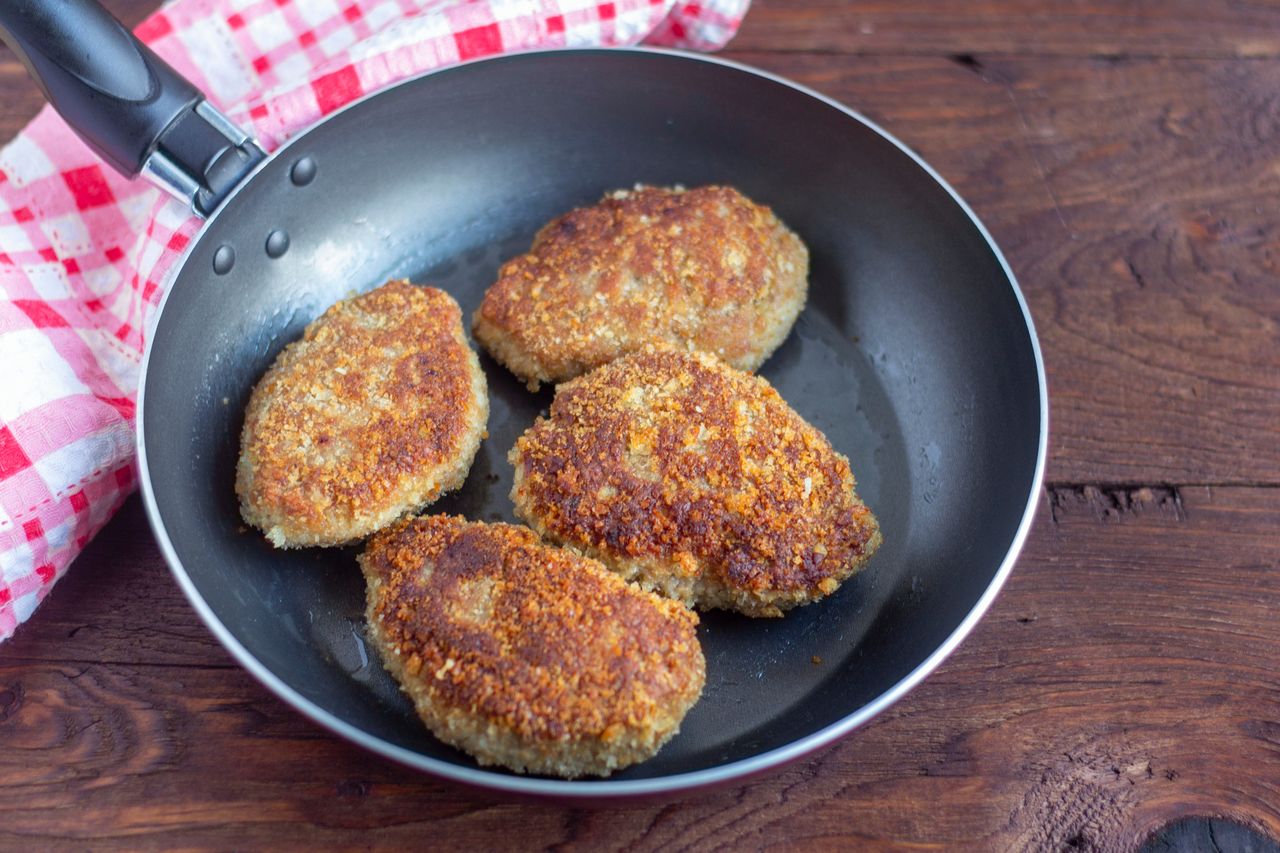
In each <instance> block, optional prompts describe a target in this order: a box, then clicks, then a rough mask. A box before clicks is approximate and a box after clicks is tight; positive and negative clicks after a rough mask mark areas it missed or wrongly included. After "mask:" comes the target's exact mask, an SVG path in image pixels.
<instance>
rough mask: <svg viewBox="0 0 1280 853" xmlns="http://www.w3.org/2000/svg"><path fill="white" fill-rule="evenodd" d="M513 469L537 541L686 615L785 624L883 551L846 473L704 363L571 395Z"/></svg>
mask: <svg viewBox="0 0 1280 853" xmlns="http://www.w3.org/2000/svg"><path fill="white" fill-rule="evenodd" d="M511 461H512V463H513V464H514V465H515V468H516V482H515V486H514V488H513V490H512V495H511V497H512V500H513V501H514V502H515V506H516V513H517V515H519V516H520V517H521V518H523V519H525V520H526V521H528V522H529V523H530V524H531V525H532V526H533V527H534V529H536V530H537V531H539V532H540V533H542V534H543V535H545V536H547V537H548V538H549V539H551V540H552V541H556V542H563V543H566V544H568V545H571V546H573V547H576V548H578V549H580V550H582V551H583V552H584V553H586V554H589V555H591V556H594V557H596V558H598V559H600V560H601V561H602V562H604V563H605V564H606V565H609V566H610V567H611V568H613V569H615V570H616V571H619V572H620V573H622V574H623V575H624V576H626V577H635V578H637V579H639V580H640V581H641V582H642V583H645V584H646V585H648V586H651V587H654V588H658V589H661V590H662V591H663V592H665V593H667V594H669V595H674V596H676V597H678V598H680V599H681V600H683V601H685V602H686V603H688V604H693V605H698V606H703V607H725V608H730V609H735V610H740V611H742V612H744V613H748V614H750V615H756V616H761V615H778V614H780V612H781V611H782V610H784V609H786V608H788V607H792V606H795V605H797V604H803V603H806V602H808V601H812V600H814V599H816V598H820V597H822V596H824V595H828V594H830V593H831V592H834V591H835V589H836V588H837V587H838V586H839V584H840V582H841V581H843V580H844V579H845V578H847V577H848V576H849V575H851V574H852V573H853V572H855V571H856V570H857V569H858V568H860V567H861V566H862V565H863V564H864V563H865V562H866V560H867V559H868V558H869V557H870V556H871V554H872V553H873V552H874V551H875V550H876V548H877V547H878V546H879V544H880V531H879V525H878V523H877V521H876V519H875V516H874V515H872V513H871V510H869V509H868V508H867V507H866V506H865V505H864V504H863V503H862V501H861V500H860V499H859V498H858V496H857V494H856V492H855V491H854V485H855V483H854V477H853V473H852V472H851V471H850V469H849V461H848V459H847V458H846V457H844V456H843V455H841V454H839V453H836V452H835V451H834V450H833V449H832V447H831V444H830V443H829V442H828V441H827V439H826V437H825V436H824V435H823V434H822V433H821V432H819V431H818V430H817V429H815V428H814V427H812V426H810V425H809V424H808V423H806V422H805V421H804V419H803V418H801V417H800V416H799V415H798V414H796V412H795V411H794V410H792V409H791V407H790V406H788V405H787V404H786V403H785V402H784V401H783V400H782V398H781V397H780V396H778V393H777V392H776V391H775V390H774V389H773V388H772V387H771V386H770V385H769V383H768V382H766V381H764V380H763V379H760V378H758V377H753V376H750V375H748V374H745V373H742V372H740V371H736V370H734V369H732V368H730V367H727V366H725V365H723V364H722V363H720V362H718V361H716V360H715V359H713V358H710V357H708V356H706V355H704V354H699V353H683V352H679V351H675V350H655V351H649V352H643V353H636V354H633V355H630V356H627V357H625V358H622V359H619V360H618V361H615V362H613V363H611V364H608V365H606V366H604V367H601V368H599V369H597V370H595V371H593V372H592V373H589V374H587V375H586V376H583V377H580V378H578V379H576V380H573V381H572V382H568V383H566V384H564V385H561V386H560V387H559V389H558V390H557V393H556V397H555V401H554V402H553V404H552V406H551V412H550V417H549V418H540V419H539V420H538V421H537V422H536V423H535V424H534V426H532V427H531V428H530V429H529V430H528V431H527V432H525V434H524V435H523V436H521V437H520V439H518V440H517V442H516V445H515V447H514V448H513V449H512V452H511Z"/></svg>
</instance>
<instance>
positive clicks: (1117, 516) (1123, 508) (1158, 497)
mask: <svg viewBox="0 0 1280 853" xmlns="http://www.w3.org/2000/svg"><path fill="white" fill-rule="evenodd" d="M1045 492H1046V494H1047V495H1048V500H1049V517H1050V518H1051V519H1052V520H1053V523H1054V524H1057V523H1059V522H1061V521H1062V520H1063V518H1065V517H1066V516H1067V515H1070V514H1072V513H1074V512H1076V511H1078V510H1079V509H1081V508H1087V509H1088V510H1089V511H1090V512H1091V513H1092V514H1093V516H1094V518H1095V519H1096V520H1098V521H1103V522H1108V521H1121V520H1123V519H1124V518H1125V517H1126V516H1134V515H1138V514H1139V513H1141V512H1143V511H1145V510H1147V509H1158V510H1159V511H1160V512H1162V513H1164V514H1165V515H1166V516H1168V517H1169V518H1171V519H1172V520H1173V521H1179V522H1181V521H1186V520H1187V509H1186V506H1185V505H1184V504H1183V502H1182V488H1181V487H1180V486H1175V485H1173V484H1170V483H1162V484H1139V483H1053V484H1049V485H1047V486H1045Z"/></svg>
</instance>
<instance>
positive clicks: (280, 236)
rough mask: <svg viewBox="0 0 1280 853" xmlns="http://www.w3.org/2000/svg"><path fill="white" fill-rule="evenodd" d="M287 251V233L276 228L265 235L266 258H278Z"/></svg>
mask: <svg viewBox="0 0 1280 853" xmlns="http://www.w3.org/2000/svg"><path fill="white" fill-rule="evenodd" d="M287 251H289V232H287V231H285V230H284V229H282V228H277V229H276V230H275V231H272V232H271V233H270V234H268V235H267V257H269V258H278V257H280V256H281V255H283V254H284V253H285V252H287Z"/></svg>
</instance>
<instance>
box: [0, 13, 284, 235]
mask: <svg viewBox="0 0 1280 853" xmlns="http://www.w3.org/2000/svg"><path fill="white" fill-rule="evenodd" d="M0 39H3V40H4V41H5V42H6V43H7V44H8V45H9V46H10V47H11V48H13V50H14V51H15V52H16V53H17V54H18V57H19V58H20V59H21V60H22V64H23V65H25V66H26V67H27V70H28V71H30V72H31V76H32V77H34V78H35V79H36V82H37V83H39V84H40V88H41V89H42V90H43V91H44V94H45V97H47V98H48V99H49V103H51V104H53V106H54V108H55V109H56V110H57V111H58V112H59V113H61V114H62V117H63V118H64V119H66V121H67V124H69V125H71V128H72V129H73V130H74V131H75V132H76V133H78V134H79V135H80V137H81V138H82V139H84V141H85V142H87V143H88V144H89V147H90V148H92V149H93V150H94V151H95V152H97V153H98V155H99V156H101V157H102V159H104V160H106V161H107V162H108V163H109V164H111V166H112V167H113V168H115V169H116V170H117V171H118V172H120V173H121V174H123V175H126V176H128V177H133V176H134V175H137V174H138V173H139V172H141V171H143V170H144V169H145V170H146V171H147V173H148V176H149V177H151V178H152V179H153V180H155V181H156V183H158V184H160V185H161V186H163V187H164V188H165V189H167V190H169V191H170V192H172V193H174V194H175V195H177V196H178V197H179V198H182V199H184V200H186V201H187V202H189V203H190V204H191V206H192V208H193V209H194V210H195V212H196V213H199V214H201V215H207V214H208V213H210V212H212V210H213V209H214V208H215V207H217V205H218V204H220V203H221V201H222V199H224V198H225V197H226V196H227V194H228V193H229V192H230V191H231V189H232V188H233V187H235V185H236V184H238V183H239V182H240V181H241V180H242V179H243V178H244V176H245V175H246V174H248V172H249V171H250V170H251V169H252V168H253V166H255V165H256V164H257V163H258V162H259V161H261V160H262V159H263V158H264V157H265V156H266V155H265V154H264V153H263V152H262V149H261V148H259V147H258V145H257V144H256V143H254V142H253V140H251V139H249V137H248V135H247V134H245V133H244V132H243V131H241V130H239V129H238V128H236V127H235V126H234V125H233V124H232V123H231V122H230V121H228V120H227V118H226V117H225V116H223V115H222V114H221V113H219V112H218V111H217V110H216V109H214V108H213V107H212V105H210V104H208V103H207V102H206V101H205V100H204V96H203V95H202V94H201V93H200V90H198V89H197V88H196V87H195V86H193V85H192V84H191V83H190V82H189V81H188V80H187V79H186V78H185V77H183V76H182V75H181V74H179V73H178V72H177V71H174V70H173V68H172V67H171V66H170V65H169V64H168V63H167V62H165V61H164V60H163V59H161V58H160V57H158V56H156V55H155V53H153V52H152V51H151V49H150V48H148V47H147V46H146V45H144V44H143V43H142V42H140V41H138V40H137V39H136V38H134V36H133V33H131V32H129V30H127V29H126V28H125V27H124V26H123V25H122V24H121V23H120V22H119V21H117V20H116V19H115V18H113V17H111V14H110V13H109V12H107V10H106V9H103V8H102V6H100V5H98V3H97V0H0Z"/></svg>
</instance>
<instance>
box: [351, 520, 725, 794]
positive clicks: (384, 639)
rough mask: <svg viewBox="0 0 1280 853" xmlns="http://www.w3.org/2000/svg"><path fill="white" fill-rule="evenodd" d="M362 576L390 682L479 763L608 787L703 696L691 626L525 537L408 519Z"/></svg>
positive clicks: (377, 549) (596, 567)
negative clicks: (606, 779)
mask: <svg viewBox="0 0 1280 853" xmlns="http://www.w3.org/2000/svg"><path fill="white" fill-rule="evenodd" d="M360 564H361V567H362V568H363V570H364V573H365V578H366V580H367V582H368V585H369V586H368V589H369V593H368V612H367V617H368V621H369V626H370V630H371V636H372V637H373V638H374V640H375V642H376V644H377V645H378V647H379V649H380V651H381V653H382V656H383V660H384V662H385V664H386V666H387V668H388V669H389V670H390V671H391V672H392V673H393V674H394V675H396V677H397V678H398V680H399V681H400V682H401V684H402V686H403V687H404V688H405V690H406V692H408V693H409V694H410V696H412V697H413V698H414V700H415V704H416V706H417V708H418V711H419V714H420V715H421V716H422V717H423V719H424V721H425V722H426V723H427V725H428V726H429V727H430V728H431V729H432V731H433V732H435V733H436V734H437V736H439V737H441V738H442V739H444V740H446V741H447V742H449V743H452V744H454V745H455V746H459V747H461V748H464V749H466V750H468V751H469V752H471V753H473V754H474V755H476V757H477V758H479V759H480V760H481V762H482V763H497V764H502V765H504V766H508V767H511V768H512V769H514V770H517V771H522V772H523V771H532V772H541V773H555V774H557V775H565V776H577V775H582V774H584V773H594V774H607V773H608V772H609V771H610V770H612V769H614V768H617V767H623V766H626V765H627V764H630V763H633V762H634V761H638V760H642V759H643V758H646V757H648V756H649V755H652V754H653V753H654V752H656V751H657V749H658V747H659V746H661V744H662V743H663V742H665V741H666V740H667V739H668V738H669V737H670V736H671V735H672V734H674V733H675V731H676V730H677V729H678V726H679V722H680V720H681V719H683V717H684V715H685V713H686V712H687V711H688V709H689V708H690V707H692V705H693V703H694V702H696V701H697V698H698V696H699V695H700V693H701V691H702V686H703V683H704V680H705V662H704V660H703V657H702V651H701V648H700V646H699V644H698V640H697V634H696V625H697V617H696V616H695V615H694V614H693V613H691V612H690V611H688V610H686V609H685V608H684V607H682V606H680V605H679V604H677V603H675V602H672V601H668V600H665V599H662V598H660V597H658V596H655V595H652V594H651V593H648V592H645V591H644V590H641V589H639V588H638V587H635V586H633V585H631V584H627V583H625V582H624V581H622V580H621V579H620V578H618V577H617V576H616V575H614V574H612V573H610V572H608V571H607V570H606V569H605V568H604V567H603V566H601V565H600V564H599V563H597V562H596V561H594V560H590V559H587V558H585V557H582V556H580V555H578V554H574V553H572V552H570V551H565V550H562V549H559V548H554V547H551V546H548V545H545V544H543V543H541V542H540V541H539V540H538V537H537V536H536V535H534V533H533V532H532V531H530V530H528V529H527V528H524V527H518V526H515V525H509V524H484V523H480V522H468V521H466V520H465V519H463V518H460V517H450V516H423V517H419V518H415V519H406V520H404V521H401V522H399V523H397V524H395V525H394V526H392V527H390V528H388V529H386V530H384V531H382V532H380V533H378V534H376V535H375V536H374V537H373V538H372V539H370V541H369V544H368V547H367V548H366V550H365V552H364V554H363V555H361V557H360Z"/></svg>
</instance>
